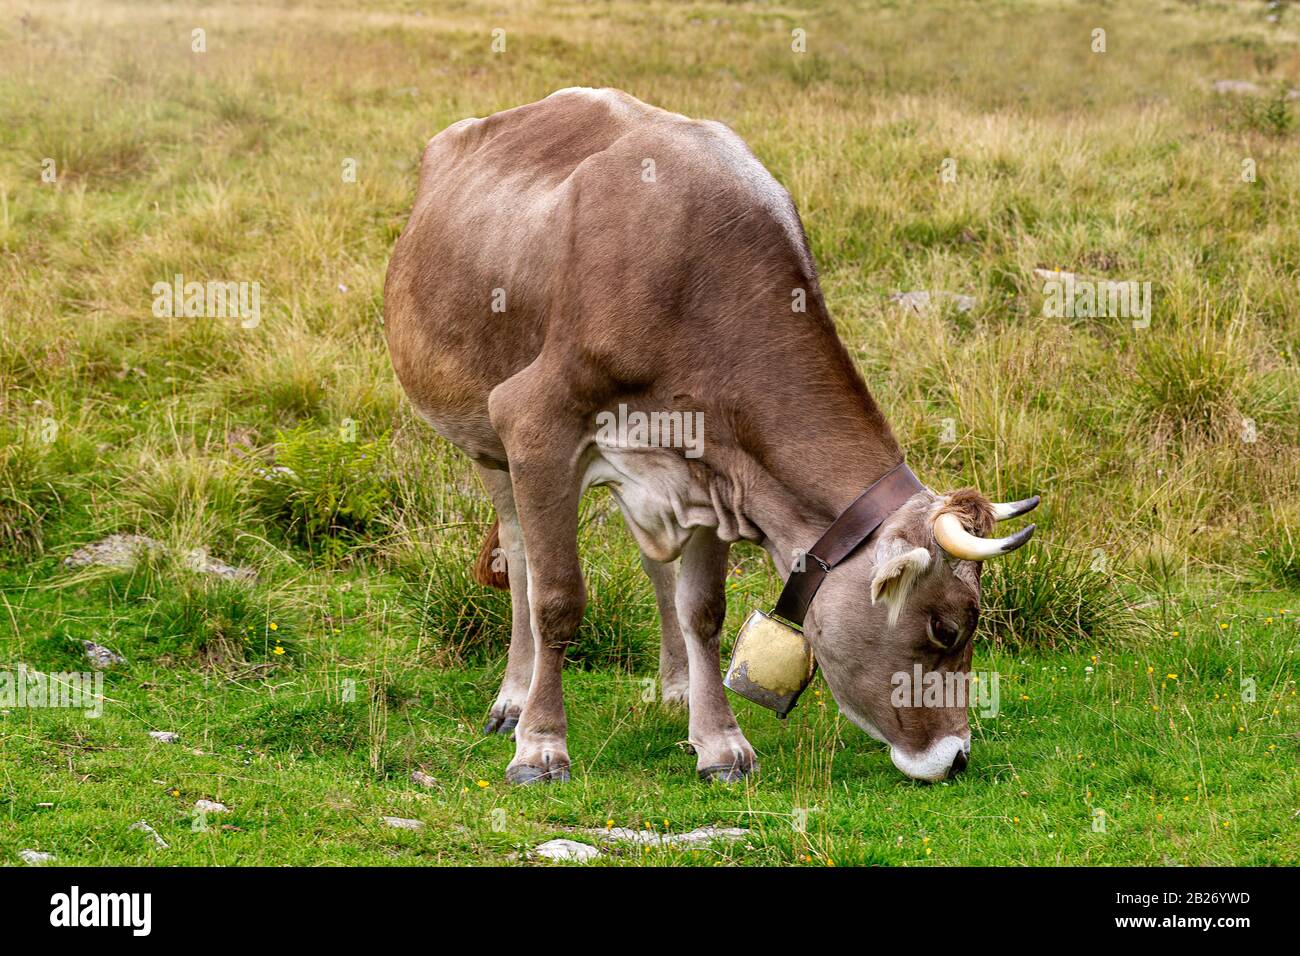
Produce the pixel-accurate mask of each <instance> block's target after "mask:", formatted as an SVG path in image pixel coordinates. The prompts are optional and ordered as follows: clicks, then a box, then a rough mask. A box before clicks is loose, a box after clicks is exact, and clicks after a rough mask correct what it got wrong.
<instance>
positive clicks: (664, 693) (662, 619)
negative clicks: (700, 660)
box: [641, 552, 690, 707]
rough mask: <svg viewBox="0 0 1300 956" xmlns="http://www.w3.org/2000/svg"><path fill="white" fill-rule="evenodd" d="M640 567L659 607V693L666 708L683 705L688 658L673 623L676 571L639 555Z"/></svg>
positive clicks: (685, 697)
mask: <svg viewBox="0 0 1300 956" xmlns="http://www.w3.org/2000/svg"><path fill="white" fill-rule="evenodd" d="M641 567H643V568H645V573H646V577H648V578H649V579H650V583H651V584H653V585H654V589H655V604H657V605H658V607H659V628H660V642H659V693H660V697H661V699H662V700H663V702H664V704H666V705H667V706H669V707H674V706H680V707H685V706H686V704H687V688H688V687H689V666H690V665H689V661H688V659H687V656H686V640H685V639H684V638H683V637H682V629H681V626H680V625H679V624H678V622H677V571H676V569H675V568H674V567H673V565H672V564H671V563H664V562H661V561H656V560H654V559H653V558H649V557H647V556H646V555H645V553H644V552H642V554H641Z"/></svg>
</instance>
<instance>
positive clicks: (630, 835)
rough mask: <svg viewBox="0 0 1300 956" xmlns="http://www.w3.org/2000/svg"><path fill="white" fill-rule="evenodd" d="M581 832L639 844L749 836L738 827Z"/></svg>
mask: <svg viewBox="0 0 1300 956" xmlns="http://www.w3.org/2000/svg"><path fill="white" fill-rule="evenodd" d="M583 832H584V833H588V834H590V835H591V836H594V837H595V838H596V839H598V840H601V841H602V842H604V843H635V844H637V845H639V846H685V845H689V844H695V843H712V842H713V841H714V840H742V839H744V838H745V837H747V836H749V831H748V830H745V829H742V828H740V827H698V828H696V829H694V830H689V831H687V832H686V833H658V832H656V831H654V830H633V829H632V828H631V827H613V828H611V829H609V830H594V829H593V830H584V831H583Z"/></svg>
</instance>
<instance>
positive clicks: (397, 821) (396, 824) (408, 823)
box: [383, 817, 424, 830]
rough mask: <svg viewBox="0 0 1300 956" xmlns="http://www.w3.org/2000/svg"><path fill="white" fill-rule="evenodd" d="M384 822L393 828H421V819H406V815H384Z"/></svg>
mask: <svg viewBox="0 0 1300 956" xmlns="http://www.w3.org/2000/svg"><path fill="white" fill-rule="evenodd" d="M383 820H384V823H386V824H388V825H389V826H390V827H392V828H393V829H394V830H423V829H424V821H423V820H408V819H407V818H406V817H384V818H383Z"/></svg>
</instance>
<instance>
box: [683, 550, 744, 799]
mask: <svg viewBox="0 0 1300 956" xmlns="http://www.w3.org/2000/svg"><path fill="white" fill-rule="evenodd" d="M729 549H730V545H728V544H727V543H726V542H725V541H720V540H719V539H718V536H717V535H716V534H715V533H714V532H713V530H712V529H711V528H699V529H697V530H696V531H695V533H694V534H692V535H691V538H690V540H689V541H688V542H687V543H686V548H685V550H684V551H683V552H682V563H681V570H680V572H679V573H678V575H677V619H678V621H679V622H680V624H681V628H682V632H683V633H684V634H685V636H686V654H687V657H688V659H689V661H690V742H691V744H692V746H694V747H695V753H696V762H695V767H696V770H698V771H699V774H700V776H701V777H702V778H703V779H705V780H720V781H724V782H727V783H731V782H733V781H736V780H740V779H741V778H743V777H745V776H748V775H749V774H750V773H752V772H753V771H754V770H755V769H757V767H758V760H757V758H756V757H755V756H754V748H753V747H751V746H750V745H749V741H748V740H746V739H745V735H744V734H743V733H741V730H740V725H739V724H737V723H736V716H735V714H733V713H732V712H731V704H730V703H728V701H727V692H726V690H725V689H723V686H722V666H721V661H720V656H719V641H720V638H721V635H722V624H723V620H724V619H725V618H726V615H727V595H726V578H727V552H728V550H729Z"/></svg>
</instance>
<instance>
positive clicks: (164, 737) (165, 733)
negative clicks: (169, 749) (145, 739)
mask: <svg viewBox="0 0 1300 956" xmlns="http://www.w3.org/2000/svg"><path fill="white" fill-rule="evenodd" d="M149 736H150V737H152V738H153V739H154V740H156V741H158V742H159V743H162V744H175V743H180V739H181V735H180V734H176V733H172V732H171V731H170V730H151V731H149Z"/></svg>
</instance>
